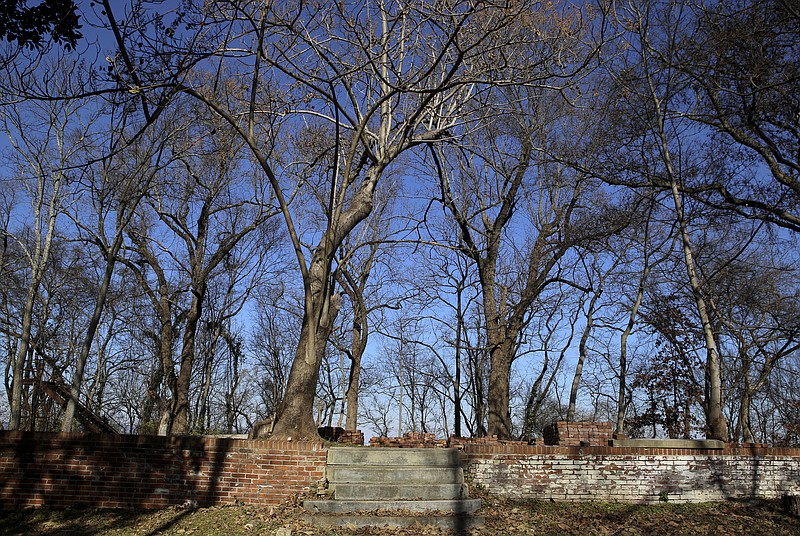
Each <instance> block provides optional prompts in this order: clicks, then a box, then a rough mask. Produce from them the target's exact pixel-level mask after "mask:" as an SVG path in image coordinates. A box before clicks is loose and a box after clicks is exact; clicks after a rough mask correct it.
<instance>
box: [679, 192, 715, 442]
mask: <svg viewBox="0 0 800 536" xmlns="http://www.w3.org/2000/svg"><path fill="white" fill-rule="evenodd" d="M672 200H673V202H674V203H675V213H676V215H677V219H678V226H679V231H680V234H681V242H682V244H683V255H684V261H685V265H686V272H687V274H688V278H689V285H690V286H691V289H692V295H693V296H694V300H695V304H696V306H697V313H698V315H699V317H700V323H701V325H702V328H703V338H704V340H705V344H706V385H707V392H708V395H707V397H706V403H705V405H704V408H705V412H706V426H707V427H708V437H709V439H719V440H720V441H727V440H728V425H727V423H726V421H725V415H724V414H723V412H722V375H721V372H720V360H719V352H718V351H717V342H716V340H715V338H714V330H713V328H712V326H711V319H710V317H709V314H708V308H707V307H706V302H705V299H704V298H703V292H702V288H701V285H700V278H699V277H698V276H697V268H696V267H695V263H694V256H693V254H692V245H691V241H690V239H689V230H688V228H687V225H686V220H685V219H684V215H683V205H682V202H681V196H680V192H679V191H678V185H677V183H676V182H675V181H674V180H673V181H672Z"/></svg>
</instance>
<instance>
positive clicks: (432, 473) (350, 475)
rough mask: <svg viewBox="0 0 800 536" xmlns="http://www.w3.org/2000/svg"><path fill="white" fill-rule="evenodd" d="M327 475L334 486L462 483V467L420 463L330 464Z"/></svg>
mask: <svg viewBox="0 0 800 536" xmlns="http://www.w3.org/2000/svg"><path fill="white" fill-rule="evenodd" d="M326 476H327V478H328V481H329V482H330V483H331V485H332V486H336V485H338V484H357V483H364V484H376V483H377V484H382V483H384V482H391V483H394V484H462V483H463V482H464V471H463V470H462V469H461V468H460V467H423V466H419V465H412V466H407V465H402V466H398V465H387V466H375V465H364V466H356V465H329V466H328V468H327V473H326Z"/></svg>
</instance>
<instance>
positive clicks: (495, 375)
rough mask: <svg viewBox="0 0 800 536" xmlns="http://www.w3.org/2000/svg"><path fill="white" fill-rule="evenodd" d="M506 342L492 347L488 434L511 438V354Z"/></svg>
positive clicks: (500, 437)
mask: <svg viewBox="0 0 800 536" xmlns="http://www.w3.org/2000/svg"><path fill="white" fill-rule="evenodd" d="M507 346H508V345H507V344H504V345H502V346H499V347H496V348H493V349H492V353H491V369H490V371H489V404H488V409H489V416H488V418H489V422H488V425H489V426H488V434H489V435H490V436H497V437H498V439H511V412H510V400H511V396H510V380H511V363H512V361H513V359H512V358H513V355H511V353H510V352H509V351H508V348H507Z"/></svg>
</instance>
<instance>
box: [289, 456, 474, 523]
mask: <svg viewBox="0 0 800 536" xmlns="http://www.w3.org/2000/svg"><path fill="white" fill-rule="evenodd" d="M326 477H327V480H328V494H329V497H328V498H327V499H323V500H307V501H304V502H303V508H304V509H305V510H306V511H308V512H309V514H308V515H307V516H306V520H307V521H309V522H311V523H313V524H315V525H317V526H325V527H332V526H340V527H342V526H348V527H367V526H369V527H384V526H390V527H404V526H415V525H425V526H434V527H441V528H449V529H453V530H455V531H456V532H457V533H465V532H466V530H467V529H469V528H473V527H476V526H480V525H481V524H482V523H483V519H482V518H480V517H476V516H473V515H472V514H473V512H475V511H476V510H477V509H478V508H479V507H480V500H479V499H469V498H468V494H467V485H466V484H465V483H464V473H463V470H462V469H461V467H460V464H459V453H458V450H456V449H444V448H419V449H413V448H409V449H406V448H377V447H372V448H371V447H331V448H330V449H328V461H327V468H326Z"/></svg>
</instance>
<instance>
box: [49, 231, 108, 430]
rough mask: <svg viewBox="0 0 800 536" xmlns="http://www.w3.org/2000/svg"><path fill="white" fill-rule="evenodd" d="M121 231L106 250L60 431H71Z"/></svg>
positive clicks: (104, 302) (106, 295)
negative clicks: (97, 290)
mask: <svg viewBox="0 0 800 536" xmlns="http://www.w3.org/2000/svg"><path fill="white" fill-rule="evenodd" d="M122 236H123V235H122V233H121V232H119V233H118V234H117V237H116V238H115V240H114V244H113V245H112V248H111V250H110V251H108V252H107V253H108V255H107V259H106V269H105V272H104V273H103V280H102V282H101V283H100V289H99V292H98V293H97V301H95V304H94V311H93V312H92V318H91V319H89V325H88V326H87V327H86V334H85V335H84V337H83V344H82V345H81V351H80V354H78V362H77V363H76V364H75V372H74V374H73V375H72V386H71V387H70V394H69V400H68V401H67V408H66V410H65V411H64V420H63V421H62V423H61V431H62V432H71V431H72V422H73V419H74V417H75V408H76V406H77V404H78V400H79V398H80V395H81V385H82V384H83V373H84V369H85V368H86V361H87V360H88V359H89V353H90V352H91V350H92V343H94V337H95V334H96V333H97V327H98V326H99V325H100V318H101V317H102V316H103V309H104V308H105V305H106V299H107V297H108V287H109V285H110V284H111V278H112V277H113V275H114V264H115V262H116V257H117V254H118V253H119V250H120V247H121V246H122Z"/></svg>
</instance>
